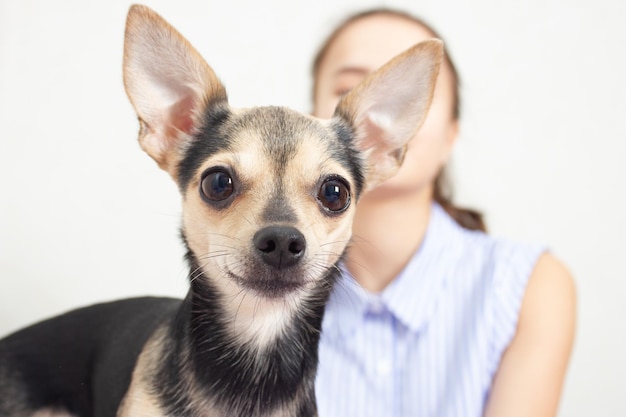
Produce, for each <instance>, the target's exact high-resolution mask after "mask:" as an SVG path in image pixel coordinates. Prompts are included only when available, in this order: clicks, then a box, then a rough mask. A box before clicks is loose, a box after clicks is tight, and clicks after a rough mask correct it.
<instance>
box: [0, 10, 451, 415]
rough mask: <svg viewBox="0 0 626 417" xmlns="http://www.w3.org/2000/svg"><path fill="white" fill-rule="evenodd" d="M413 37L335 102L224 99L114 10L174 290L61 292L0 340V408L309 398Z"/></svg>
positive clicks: (163, 27)
mask: <svg viewBox="0 0 626 417" xmlns="http://www.w3.org/2000/svg"><path fill="white" fill-rule="evenodd" d="M441 54H442V46H441V44H440V42H439V41H435V40H433V41H427V42H424V43H421V44H418V45H417V46H415V47H413V48H412V49H410V50H408V51H407V52H405V53H404V54H402V55H400V56H398V57H396V58H395V59H394V60H392V61H391V62H390V63H388V64H387V65H386V66H384V67H383V68H382V69H380V70H379V71H377V72H375V73H374V74H373V75H371V76H370V77H369V78H367V79H366V80H365V81H364V82H363V83H362V84H360V85H359V86H358V87H356V88H355V89H353V90H352V91H351V92H350V93H349V94H347V95H346V96H345V97H344V98H343V99H342V100H341V102H340V103H339V105H338V107H337V111H336V114H335V117H334V118H332V119H331V120H320V119H316V118H313V117H310V116H307V115H303V114H299V113H297V112H294V111H292V110H289V109H286V108H283V107H259V108H251V109H233V108H231V107H229V105H228V102H227V96H226V91H225V89H224V87H223V86H222V84H221V83H220V82H219V80H218V79H217V77H216V76H215V74H214V73H213V71H212V70H211V68H210V67H209V66H208V65H207V64H206V63H205V62H204V60H203V59H202V58H201V57H200V56H199V55H198V54H197V52H196V51H195V50H194V49H193V48H192V47H191V45H189V44H188V42H187V41H186V40H184V39H183V38H182V37H181V35H180V34H178V32H176V31H175V30H174V29H173V28H172V27H171V26H169V25H168V24H167V23H166V22H165V21H164V20H163V19H162V18H161V17H159V16H158V15H157V14H155V13H154V12H152V11H151V10H149V9H148V8H146V7H142V6H133V7H132V8H131V9H130V12H129V15H128V21H127V26H126V41H125V51H124V84H125V87H126V91H127V93H128V96H129V98H130V100H131V102H132V104H133V106H134V108H135V110H136V111H137V115H138V117H139V120H140V125H141V130H140V135H139V141H140V144H141V146H142V148H143V149H144V150H145V151H146V152H147V153H148V154H149V155H150V156H151V157H152V158H154V159H155V160H156V162H157V163H158V164H159V166H160V167H161V168H163V169H165V170H166V171H167V172H168V173H169V174H170V175H171V176H172V178H173V179H174V180H175V181H176V182H177V184H178V186H179V188H180V192H181V195H182V204H183V215H182V227H181V234H182V238H183V241H184V243H185V245H186V247H187V249H188V251H187V261H188V263H189V292H188V294H187V296H186V298H185V299H184V300H174V299H164V298H139V299H130V300H123V301H117V302H112V303H107V304H100V305H96V306H91V307H87V308H84V309H80V310H75V311H72V312H70V313H67V314H65V315H62V316H59V317H56V318H53V319H50V320H47V321H44V322H41V323H39V324H36V325H34V326H32V327H29V328H27V329H24V330H22V331H19V332H17V333H15V334H12V335H10V336H8V337H7V338H5V339H4V340H2V341H0V416H1V417H26V416H33V415H37V416H44V415H67V414H70V415H76V416H81V417H87V416H95V417H112V416H119V417H129V416H132V417H142V416H146V417H147V416H150V417H159V416H176V417H178V416H180V417H205V416H206V417H209V416H213V417H215V416H227V417H233V416H246V417H252V416H276V417H279V416H314V415H316V406H315V396H314V378H315V371H316V366H317V344H318V340H319V333H320V329H321V321H322V317H323V311H324V304H325V302H326V300H327V298H328V296H329V292H330V291H331V288H332V285H333V282H334V281H335V279H336V277H337V274H338V268H337V267H336V265H337V263H338V262H339V261H340V259H341V257H342V254H343V252H344V249H345V247H346V245H347V243H348V241H349V240H350V236H351V222H352V218H353V215H354V210H355V203H356V201H357V200H358V198H359V196H360V195H361V194H362V193H363V192H364V191H366V190H367V189H369V188H372V187H374V186H376V185H377V184H378V183H380V182H381V181H383V180H385V179H386V178H388V177H389V176H391V175H392V174H393V173H394V172H395V170H396V169H397V168H398V166H399V165H400V163H401V162H402V158H403V154H404V149H405V147H406V143H407V141H408V140H409V139H410V138H411V137H412V135H413V133H414V132H415V130H416V129H417V128H418V127H419V126H420V124H421V123H422V121H423V119H424V117H425V114H426V112H427V109H428V106H429V104H430V100H431V97H432V91H433V88H434V83H435V79H436V77H437V72H438V67H439V62H440V60H441Z"/></svg>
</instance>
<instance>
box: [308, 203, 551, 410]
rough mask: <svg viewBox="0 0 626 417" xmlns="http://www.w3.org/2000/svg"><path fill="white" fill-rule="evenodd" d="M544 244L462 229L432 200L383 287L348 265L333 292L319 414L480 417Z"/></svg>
mask: <svg viewBox="0 0 626 417" xmlns="http://www.w3.org/2000/svg"><path fill="white" fill-rule="evenodd" d="M544 250H545V248H544V247H542V246H539V245H530V244H522V243H515V242H512V241H509V240H504V239H498V238H494V237H491V236H489V235H487V234H485V233H482V232H476V231H469V230H466V229H463V228H462V227H460V226H459V225H458V224H457V223H456V222H455V221H454V220H453V219H452V218H451V217H450V216H448V214H447V213H446V212H445V211H444V210H443V209H442V208H441V207H440V206H439V205H437V204H433V207H432V212H431V218H430V222H429V225H428V228H427V231H426V235H425V237H424V241H423V242H422V244H421V246H420V248H419V249H418V251H417V252H416V253H415V255H414V256H413V258H412V259H411V260H410V261H409V263H408V264H407V266H406V267H405V269H404V270H403V271H402V272H401V273H400V274H399V275H398V277H396V279H395V280H394V281H393V282H392V283H391V284H390V285H389V286H387V287H386V288H385V289H384V291H383V292H382V293H379V294H372V293H368V292H367V291H366V290H364V289H363V288H362V287H360V286H359V285H358V284H357V283H356V282H355V281H354V279H353V278H352V277H351V276H350V275H349V273H348V272H347V271H345V270H344V274H343V275H342V277H341V278H340V280H339V282H338V283H337V285H336V287H335V289H334V291H333V293H332V294H331V297H330V300H329V303H328V306H327V309H326V313H325V316H324V321H323V323H322V337H321V341H320V350H319V357H320V362H319V369H318V374H317V379H316V383H315V385H316V387H315V388H316V396H317V400H318V409H319V416H320V417H334V416H336V417H340V416H341V417H349V416H358V417H367V416H372V417H391V416H411V417H425V416H429V417H430V416H432V417H435V416H436V417H445V416H455V417H462V416H472V417H479V416H482V415H483V411H484V408H485V404H486V400H487V397H488V395H489V391H490V387H491V384H492V381H493V378H494V375H495V372H496V370H497V368H498V365H499V363H500V359H501V357H502V354H503V353H504V350H505V349H506V348H507V346H508V345H509V343H510V342H511V339H512V338H513V336H514V334H515V331H516V327H517V321H518V316H519V310H520V307H521V303H522V298H523V296H524V292H525V289H526V284H527V282H528V278H529V277H530V275H531V273H532V271H533V269H534V266H535V264H536V262H537V260H538V258H539V256H540V255H541V254H542V252H543V251H544Z"/></svg>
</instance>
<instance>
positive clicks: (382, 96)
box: [335, 39, 443, 190]
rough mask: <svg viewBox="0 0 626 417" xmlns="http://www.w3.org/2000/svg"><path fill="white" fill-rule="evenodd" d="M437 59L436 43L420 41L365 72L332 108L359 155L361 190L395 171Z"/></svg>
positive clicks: (422, 111) (427, 98)
mask: <svg viewBox="0 0 626 417" xmlns="http://www.w3.org/2000/svg"><path fill="white" fill-rule="evenodd" d="M442 57H443V43H442V42H441V41H440V40H437V39H431V40H427V41H423V42H420V43H418V44H417V45H415V46H413V47H412V48H410V49H408V50H407V51H405V52H403V53H402V54H400V55H398V56H396V57H395V58H393V59H392V60H391V61H389V62H388V63H387V64H385V65H384V66H382V67H381V68H380V69H378V70H377V71H375V72H373V73H372V74H370V75H369V76H368V77H367V78H366V79H365V80H364V81H363V82H361V83H360V84H359V85H357V86H356V87H355V88H353V89H352V90H351V91H350V92H349V93H348V94H347V95H346V96H344V97H343V98H342V99H341V101H340V102H339V104H338V105H337V108H336V110H335V117H340V118H342V119H344V120H345V121H347V122H348V123H349V124H350V125H351V126H352V128H353V129H354V130H355V133H356V140H357V143H356V145H357V147H358V148H359V149H360V150H361V151H363V152H364V154H365V158H366V162H367V172H366V190H368V189H372V188H374V187H375V186H377V185H378V184H380V183H381V182H383V181H384V180H386V179H388V178H389V177H391V176H392V175H394V174H395V173H396V171H397V170H398V168H400V165H401V164H402V161H403V159H404V154H405V152H406V145H407V143H408V141H409V140H410V139H411V138H412V137H413V136H414V134H415V132H417V129H419V127H420V126H421V125H422V123H423V122H424V120H425V118H426V114H427V113H428V108H429V107H430V103H431V101H432V97H433V91H434V89H435V82H436V81H437V75H438V74H439V66H440V64H441V59H442Z"/></svg>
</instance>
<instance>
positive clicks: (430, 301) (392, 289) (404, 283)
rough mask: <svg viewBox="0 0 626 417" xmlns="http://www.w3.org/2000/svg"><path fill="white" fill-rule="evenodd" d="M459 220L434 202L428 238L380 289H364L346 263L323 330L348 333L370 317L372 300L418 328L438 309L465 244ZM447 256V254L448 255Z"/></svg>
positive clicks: (331, 299) (404, 322)
mask: <svg viewBox="0 0 626 417" xmlns="http://www.w3.org/2000/svg"><path fill="white" fill-rule="evenodd" d="M458 233H460V226H458V225H457V224H456V222H455V221H454V220H453V219H452V218H451V217H450V216H449V215H448V214H447V213H446V212H445V211H444V210H443V208H441V206H439V205H438V204H435V203H433V205H432V207H431V215H430V220H429V223H428V227H427V229H426V234H425V235H424V240H423V242H422V244H421V245H420V247H419V249H418V250H417V252H416V253H415V254H414V255H413V257H412V258H411V259H410V261H409V263H408V264H407V265H406V267H405V268H404V270H402V272H401V273H400V274H399V275H398V276H397V277H396V279H395V280H394V281H393V282H392V283H391V284H389V286H388V287H387V288H385V290H384V291H383V292H382V293H380V294H372V293H369V292H368V291H366V290H365V289H363V288H362V287H361V286H360V285H359V284H358V283H357V282H356V281H355V280H354V278H352V276H351V275H350V273H349V272H348V271H347V270H345V268H342V272H343V273H342V276H341V278H340V279H339V281H338V282H337V284H336V287H335V289H334V290H333V293H332V294H331V297H330V300H329V303H328V305H327V309H326V318H325V320H324V325H323V330H324V332H328V333H331V334H336V335H339V334H341V335H345V334H347V333H349V332H351V331H352V330H354V329H355V327H356V326H357V325H358V324H359V323H360V322H361V321H362V320H363V319H364V318H365V316H366V314H367V312H368V311H369V310H371V308H372V306H375V308H384V309H386V310H388V311H389V312H390V313H391V314H393V316H394V317H395V318H396V319H398V320H399V321H400V322H401V323H403V324H404V325H405V326H406V327H407V328H408V329H410V330H411V331H413V332H418V331H419V330H420V329H421V328H422V326H424V324H426V322H427V321H428V319H429V318H430V316H431V314H432V313H433V312H434V311H435V309H436V307H437V305H438V301H439V299H440V294H441V293H442V290H443V289H444V287H445V282H446V278H447V276H448V274H449V271H450V269H451V268H452V264H453V263H454V259H455V258H456V257H458V254H459V251H460V247H459V245H458V244H456V243H455V242H458V239H455V238H454V235H455V234H458ZM443 258H445V259H446V260H445V261H443Z"/></svg>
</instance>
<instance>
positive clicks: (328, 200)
mask: <svg viewBox="0 0 626 417" xmlns="http://www.w3.org/2000/svg"><path fill="white" fill-rule="evenodd" d="M317 200H318V201H319V202H320V204H321V205H322V207H323V208H324V209H325V210H327V211H329V212H332V213H333V214H337V213H340V212H342V211H344V210H346V209H347V208H348V206H349V205H350V188H349V187H348V185H347V184H346V182H345V181H344V180H343V179H341V178H336V177H331V178H328V179H326V181H324V182H323V183H322V186H321V187H320V189H319V192H318V193H317Z"/></svg>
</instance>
